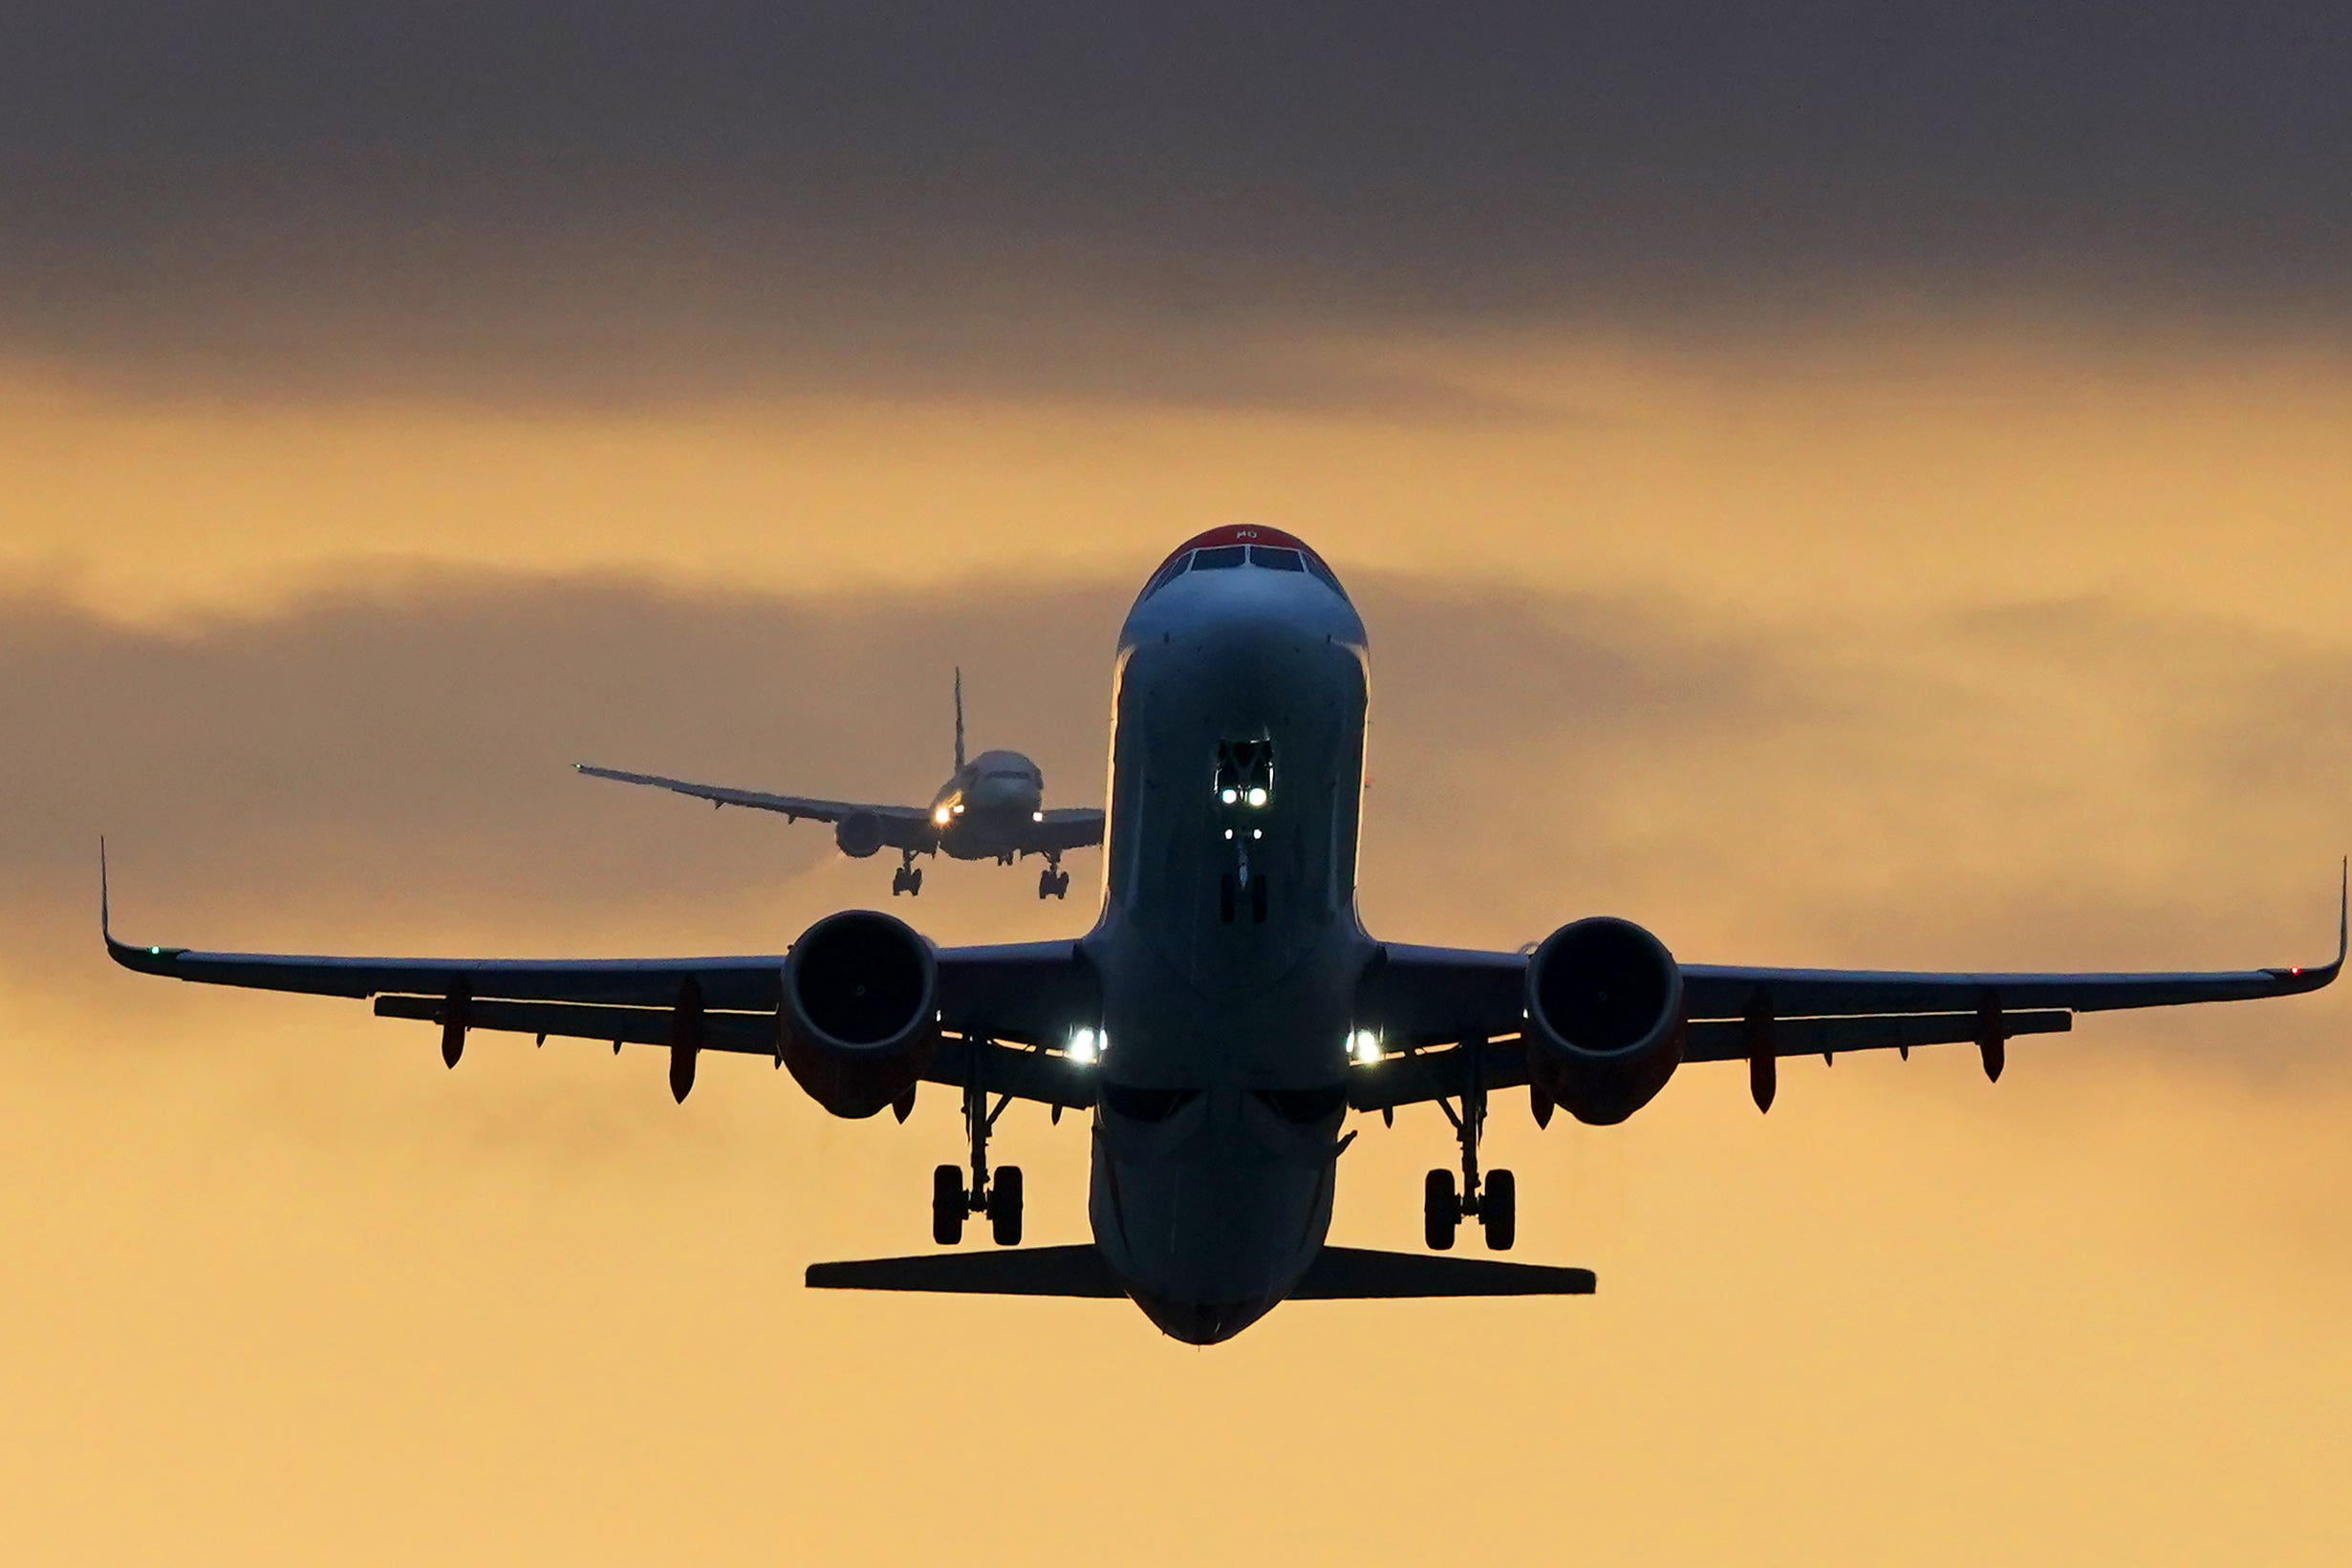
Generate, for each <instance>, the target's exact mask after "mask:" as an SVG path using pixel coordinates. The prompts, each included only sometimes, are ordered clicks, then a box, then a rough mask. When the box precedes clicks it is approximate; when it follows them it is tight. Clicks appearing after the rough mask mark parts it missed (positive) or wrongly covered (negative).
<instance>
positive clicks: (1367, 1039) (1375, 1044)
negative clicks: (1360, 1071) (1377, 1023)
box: [1348, 1029, 1381, 1066]
mask: <svg viewBox="0 0 2352 1568" xmlns="http://www.w3.org/2000/svg"><path fill="white" fill-rule="evenodd" d="M1348 1054H1349V1056H1351V1057H1354V1058H1355V1059H1356V1060H1357V1061H1358V1062H1361V1063H1365V1064H1366V1065H1367V1066H1369V1065H1370V1064H1371V1063H1375V1062H1377V1061H1379V1060H1380V1056H1381V1051H1380V1037H1379V1036H1378V1035H1376V1034H1374V1033H1372V1032H1371V1031H1370V1029H1358V1030H1356V1031H1355V1032H1354V1033H1353V1034H1351V1035H1349V1037H1348Z"/></svg>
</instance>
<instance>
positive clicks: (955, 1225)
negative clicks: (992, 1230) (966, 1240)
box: [931, 1165, 966, 1247]
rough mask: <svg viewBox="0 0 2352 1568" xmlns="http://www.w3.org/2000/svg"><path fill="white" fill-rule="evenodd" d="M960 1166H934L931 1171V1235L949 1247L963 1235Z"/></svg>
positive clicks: (961, 1170)
mask: <svg viewBox="0 0 2352 1568" xmlns="http://www.w3.org/2000/svg"><path fill="white" fill-rule="evenodd" d="M965 1213H966V1205H965V1202H964V1196H963V1168H962V1167H960V1166H954V1165H942V1166H938V1167H935V1168H934V1169H933V1170H932V1172H931V1239H932V1240H934V1241H936V1242H938V1243H939V1245H940V1246H942V1247H952V1246H954V1245H955V1244H956V1243H957V1242H959V1241H961V1240H962V1239H963V1216H964V1214H965Z"/></svg>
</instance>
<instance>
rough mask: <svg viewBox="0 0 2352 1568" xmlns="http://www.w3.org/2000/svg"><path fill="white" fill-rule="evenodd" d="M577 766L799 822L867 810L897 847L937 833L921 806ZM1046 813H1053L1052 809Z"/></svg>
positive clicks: (599, 775)
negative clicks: (774, 791)
mask: <svg viewBox="0 0 2352 1568" xmlns="http://www.w3.org/2000/svg"><path fill="white" fill-rule="evenodd" d="M572 771H573V772H575V773H579V774H582V775H584V776H586V777H588V778H591V779H611V780H613V781H614V782H615V783H616V784H643V785H646V786H647V787H649V788H653V789H666V790H669V791H670V792H671V793H672V794H677V795H691V796H692V797H694V798H695V799H696V800H698V801H708V802H710V803H711V805H741V806H745V807H748V808H749V809H751V810H754V811H774V812H776V813H778V814H779V815H781V816H782V817H783V818H784V820H785V821H787V822H798V821H800V820H801V819H802V818H803V817H806V818H808V819H809V821H810V822H839V821H841V819H842V818H844V817H852V816H857V815H860V814H864V815H868V816H872V817H873V818H874V819H875V820H876V821H877V822H879V823H880V824H881V828H882V843H883V844H885V845H887V846H889V847H890V848H893V849H925V848H930V847H931V844H932V840H933V838H934V836H935V835H934V833H933V831H932V823H931V812H930V810H929V809H928V808H927V807H924V806H920V805H871V804H867V803H865V802H860V801H829V800H826V799H824V798H822V797H820V796H816V795H771V794H768V793H767V792H766V791H765V790H759V789H732V788H729V787H727V786H726V785H724V784H693V783H690V782H689V781H687V780H684V779H669V778H664V777H662V776H661V775H660V774H658V773H625V772H623V771H621V770H620V769H619V768H616V767H594V766H592V765H591V764H589V763H572ZM1051 816H1052V813H1051V812H1048V813H1047V817H1048V818H1050V817H1051Z"/></svg>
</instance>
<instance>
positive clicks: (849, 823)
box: [833, 811, 882, 860]
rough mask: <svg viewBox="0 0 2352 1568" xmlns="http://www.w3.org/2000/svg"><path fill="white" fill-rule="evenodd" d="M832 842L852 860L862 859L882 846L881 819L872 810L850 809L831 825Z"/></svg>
mask: <svg viewBox="0 0 2352 1568" xmlns="http://www.w3.org/2000/svg"><path fill="white" fill-rule="evenodd" d="M833 842H834V843H835V844H837V845H839V846H840V847H841V852H842V853H843V854H845V855H848V856H849V857H850V858H851V859H852V860H863V859H865V858H866V857H867V856H868V855H870V854H873V853H874V851H875V850H877V849H879V848H882V819H881V818H880V817H878V816H876V815H874V813H873V812H872V811H852V812H851V813H850V814H849V815H848V816H846V817H843V818H842V819H841V820H840V821H839V822H837V823H835V824H834V825H833Z"/></svg>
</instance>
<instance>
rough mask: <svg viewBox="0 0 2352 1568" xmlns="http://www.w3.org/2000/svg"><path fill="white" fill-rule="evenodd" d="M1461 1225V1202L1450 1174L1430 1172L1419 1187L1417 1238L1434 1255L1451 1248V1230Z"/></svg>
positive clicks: (1449, 1172)
mask: <svg viewBox="0 0 2352 1568" xmlns="http://www.w3.org/2000/svg"><path fill="white" fill-rule="evenodd" d="M1461 1222H1462V1199H1461V1193H1460V1192H1459V1191H1458V1190H1457V1188H1456V1187H1455V1185H1454V1172H1453V1171H1431V1172H1430V1173H1429V1176H1428V1178H1427V1179H1426V1180H1424V1181H1423V1182H1422V1184H1421V1238H1422V1239H1423V1240H1424V1241H1427V1242H1428V1243H1429V1250H1430V1251H1431V1252H1434V1253H1441V1252H1448V1251H1451V1250H1452V1249H1453V1246H1454V1230H1455V1227H1457V1226H1458V1225H1459V1224H1461Z"/></svg>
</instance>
